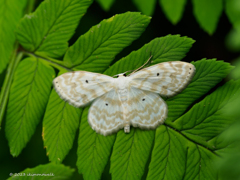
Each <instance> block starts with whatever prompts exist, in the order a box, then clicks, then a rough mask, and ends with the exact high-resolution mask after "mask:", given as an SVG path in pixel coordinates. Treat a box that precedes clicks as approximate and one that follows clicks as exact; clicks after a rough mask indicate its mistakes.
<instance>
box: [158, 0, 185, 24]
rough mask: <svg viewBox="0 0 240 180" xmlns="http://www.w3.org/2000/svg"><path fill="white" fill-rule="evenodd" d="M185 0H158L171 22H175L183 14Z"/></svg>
mask: <svg viewBox="0 0 240 180" xmlns="http://www.w3.org/2000/svg"><path fill="white" fill-rule="evenodd" d="M186 2H187V1H186V0H159V3H160V4H161V6H162V9H163V12H164V13H165V15H166V16H167V18H168V20H169V21H171V23H172V24H177V23H178V22H179V21H180V20H181V18H182V15H183V11H184V6H185V5H186Z"/></svg>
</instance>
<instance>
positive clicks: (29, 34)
mask: <svg viewBox="0 0 240 180" xmlns="http://www.w3.org/2000/svg"><path fill="white" fill-rule="evenodd" d="M91 3H92V1H91V0H64V1H55V0H45V1H44V2H42V3H41V4H40V6H39V7H38V8H37V10H36V11H35V12H34V13H32V14H29V15H26V16H25V17H24V18H23V19H22V20H21V23H20V25H19V27H18V30H17V38H18V40H19V42H20V43H21V45H22V46H23V47H24V48H25V49H26V50H28V51H31V52H34V53H35V54H39V55H43V56H49V57H53V58H58V57H60V56H62V55H63V54H64V53H65V51H66V50H67V48H68V43H67V41H68V40H69V39H70V37H71V36H72V35H73V33H74V30H75V28H76V27H77V25H78V22H79V20H80V19H81V17H82V16H83V15H84V14H85V12H86V10H87V8H88V6H89V5H90V4H91Z"/></svg>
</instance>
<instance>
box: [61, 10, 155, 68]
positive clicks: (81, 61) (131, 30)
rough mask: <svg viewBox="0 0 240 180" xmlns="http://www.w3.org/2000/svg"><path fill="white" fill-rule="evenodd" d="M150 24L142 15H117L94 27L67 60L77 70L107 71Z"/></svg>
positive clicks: (71, 49)
mask: <svg viewBox="0 0 240 180" xmlns="http://www.w3.org/2000/svg"><path fill="white" fill-rule="evenodd" d="M149 22H150V17H148V16H144V15H140V13H134V12H127V13H124V14H117V15H115V16H113V17H111V18H109V19H106V20H103V21H102V22H100V23H99V24H98V25H96V26H93V27H92V28H91V29H90V30H89V31H88V32H87V33H85V34H84V35H82V36H80V38H79V39H78V40H77V41H76V43H75V44H74V45H73V46H71V47H70V48H69V49H68V51H67V53H66V55H65V57H64V61H65V62H66V64H67V65H68V67H70V68H73V69H74V70H85V71H95V72H103V71H104V70H106V68H107V67H109V65H110V63H111V62H112V60H113V59H114V58H115V56H116V55H117V54H118V53H119V52H120V51H121V50H122V49H123V48H124V47H126V46H128V45H130V43H131V42H132V41H133V40H135V39H137V38H138V37H139V36H140V35H141V34H142V32H143V31H144V30H145V28H146V27H147V25H148V23H149Z"/></svg>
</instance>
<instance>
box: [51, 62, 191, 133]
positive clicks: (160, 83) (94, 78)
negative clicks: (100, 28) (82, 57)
mask: <svg viewBox="0 0 240 180" xmlns="http://www.w3.org/2000/svg"><path fill="white" fill-rule="evenodd" d="M195 71H196V69H195V67H194V65H192V64H190V63H186V62H181V61H173V62H163V63H159V64H156V65H153V66H150V67H147V68H143V69H141V70H139V71H134V73H131V74H129V75H126V74H125V73H121V74H118V75H116V77H117V78H114V77H110V76H107V75H104V74H98V73H93V72H87V71H73V72H68V73H65V74H62V75H60V76H58V77H56V78H55V79H54V80H53V85H54V88H55V90H56V92H57V93H58V94H59V96H60V97H61V98H62V99H63V100H65V101H67V102H68V103H69V104H71V105H73V106H75V107H83V106H86V105H88V104H89V103H91V102H92V105H91V107H90V109H89V112H88V123H89V125H90V126H91V127H92V129H93V130H95V131H96V132H97V133H100V134H102V135H105V136H106V135H110V134H112V133H114V132H117V131H118V130H119V129H122V128H124V132H125V133H129V132H130V125H132V126H133V127H139V128H141V129H146V130H149V129H155V128H156V127H157V126H159V125H160V124H162V123H163V122H164V120H165V119H166V118H167V114H168V107H167V104H166V103H165V101H164V100H163V99H162V98H161V96H167V97H171V96H174V95H176V94H178V93H179V92H181V91H182V90H183V89H184V88H186V86H187V85H188V84H189V83H190V81H191V79H192V77H193V76H194V74H195Z"/></svg>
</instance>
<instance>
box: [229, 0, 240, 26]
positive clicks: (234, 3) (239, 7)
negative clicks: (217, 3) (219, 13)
mask: <svg viewBox="0 0 240 180" xmlns="http://www.w3.org/2000/svg"><path fill="white" fill-rule="evenodd" d="M226 14H227V16H228V19H229V20H230V22H231V23H232V24H233V26H234V27H235V28H238V29H239V28H240V19H239V17H240V2H239V1H238V0H227V1H226Z"/></svg>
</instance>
